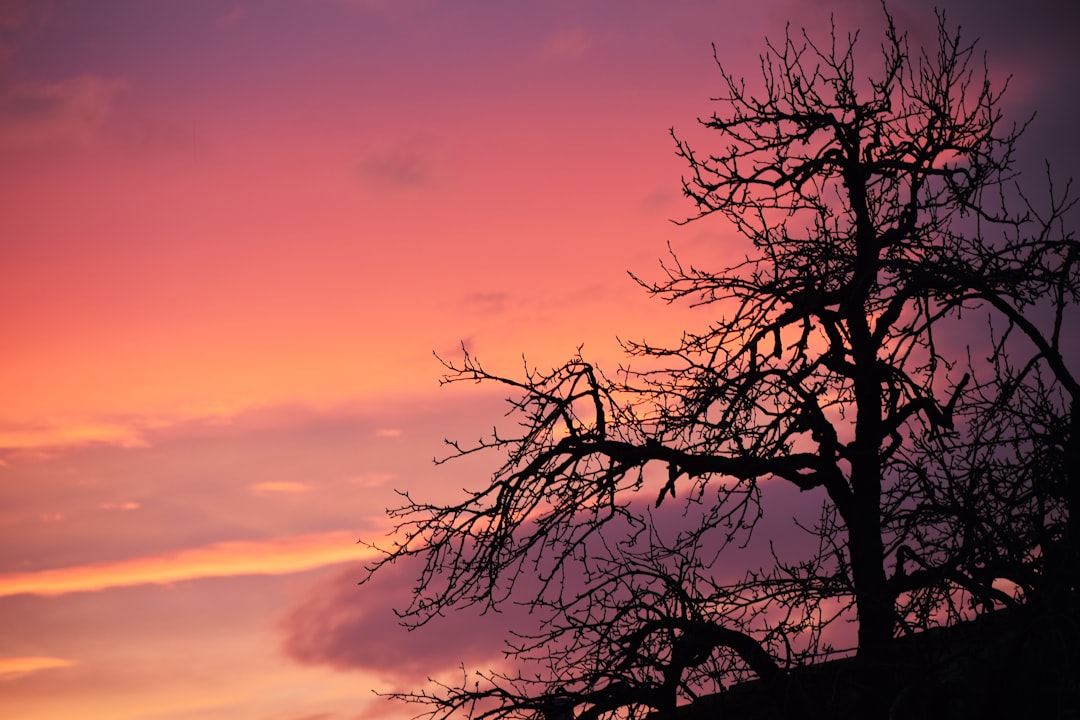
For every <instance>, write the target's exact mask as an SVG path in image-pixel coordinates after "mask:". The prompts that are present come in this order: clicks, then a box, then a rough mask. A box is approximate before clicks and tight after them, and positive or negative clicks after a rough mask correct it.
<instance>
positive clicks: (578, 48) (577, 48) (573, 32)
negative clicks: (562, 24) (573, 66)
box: [540, 29, 592, 60]
mask: <svg viewBox="0 0 1080 720" xmlns="http://www.w3.org/2000/svg"><path fill="white" fill-rule="evenodd" d="M591 47H592V40H591V39H590V38H589V36H588V35H587V34H586V33H585V31H584V30H580V29H568V30H560V31H558V32H556V33H555V34H553V35H551V36H549V37H548V38H547V39H546V40H544V42H543V44H541V46H540V54H541V55H542V56H544V57H547V58H554V59H561V60H575V59H577V58H579V57H581V56H582V55H584V54H585V53H587V52H588V51H589V48H591Z"/></svg>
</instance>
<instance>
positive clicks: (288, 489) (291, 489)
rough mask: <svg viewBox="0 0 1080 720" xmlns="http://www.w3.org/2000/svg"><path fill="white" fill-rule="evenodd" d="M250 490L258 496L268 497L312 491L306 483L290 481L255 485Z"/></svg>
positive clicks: (250, 486)
mask: <svg viewBox="0 0 1080 720" xmlns="http://www.w3.org/2000/svg"><path fill="white" fill-rule="evenodd" d="M248 489H249V490H250V491H251V492H253V493H255V494H256V495H267V494H286V495H296V494H298V493H305V492H307V491H308V490H310V489H311V488H309V487H308V486H307V485H305V484H304V483H298V482H288V481H285V480H282V481H278V482H261V483H255V484H253V485H249V486H248Z"/></svg>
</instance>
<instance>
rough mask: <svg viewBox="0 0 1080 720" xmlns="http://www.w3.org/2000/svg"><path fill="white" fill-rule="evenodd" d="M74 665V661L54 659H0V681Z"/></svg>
mask: <svg viewBox="0 0 1080 720" xmlns="http://www.w3.org/2000/svg"><path fill="white" fill-rule="evenodd" d="M75 664H77V663H76V662H75V661H74V660H68V659H65V658H55V657H0V680H2V679H5V678H10V677H12V676H17V675H25V674H27V673H32V672H38V671H39V670H51V669H54V668H63V667H71V666H72V665H75Z"/></svg>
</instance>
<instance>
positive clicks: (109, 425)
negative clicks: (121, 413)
mask: <svg viewBox="0 0 1080 720" xmlns="http://www.w3.org/2000/svg"><path fill="white" fill-rule="evenodd" d="M97 444H102V445H114V446H117V447H123V448H136V447H146V445H147V442H146V440H145V438H144V437H143V434H142V429H141V428H138V427H135V425H134V424H124V423H116V422H109V421H87V422H78V421H76V422H72V423H70V424H63V425H32V426H31V425H27V426H23V427H6V428H5V427H0V450H44V449H52V448H70V447H79V446H84V445H97Z"/></svg>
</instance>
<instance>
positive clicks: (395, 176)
mask: <svg viewBox="0 0 1080 720" xmlns="http://www.w3.org/2000/svg"><path fill="white" fill-rule="evenodd" d="M359 173H360V176H361V178H363V179H364V180H366V181H367V182H368V183H370V184H371V185H374V186H375V187H378V188H380V189H412V188H422V187H427V186H429V185H431V183H432V182H433V181H434V163H433V162H432V158H431V156H430V155H429V154H428V153H427V152H425V151H424V150H422V149H420V148H419V147H417V146H416V145H415V144H411V143H400V144H393V145H379V146H376V147H373V148H371V149H370V150H368V151H367V153H366V154H365V155H364V156H363V157H362V158H361V159H360V164H359Z"/></svg>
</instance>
